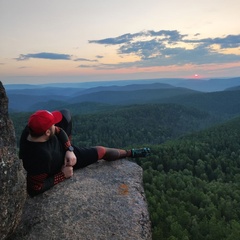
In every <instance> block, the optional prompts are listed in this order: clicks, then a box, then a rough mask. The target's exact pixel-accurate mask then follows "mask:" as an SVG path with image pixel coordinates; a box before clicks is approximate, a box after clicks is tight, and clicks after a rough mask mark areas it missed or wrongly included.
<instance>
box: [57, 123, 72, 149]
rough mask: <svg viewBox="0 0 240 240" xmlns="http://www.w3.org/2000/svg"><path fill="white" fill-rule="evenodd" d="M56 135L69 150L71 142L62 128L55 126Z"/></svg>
mask: <svg viewBox="0 0 240 240" xmlns="http://www.w3.org/2000/svg"><path fill="white" fill-rule="evenodd" d="M55 133H56V136H57V138H58V139H59V141H60V142H61V143H62V144H63V146H64V147H65V149H66V150H67V149H68V148H69V147H70V146H71V142H70V139H69V137H68V135H67V133H66V132H65V131H64V130H63V129H62V128H60V127H57V126H55Z"/></svg>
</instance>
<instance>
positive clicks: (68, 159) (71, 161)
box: [55, 126, 77, 166]
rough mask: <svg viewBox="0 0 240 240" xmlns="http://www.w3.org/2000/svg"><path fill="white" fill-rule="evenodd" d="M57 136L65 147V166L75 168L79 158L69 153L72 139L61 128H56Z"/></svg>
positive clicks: (71, 152)
mask: <svg viewBox="0 0 240 240" xmlns="http://www.w3.org/2000/svg"><path fill="white" fill-rule="evenodd" d="M55 131H56V136H57V137H58V139H59V141H60V142H61V143H62V144H63V145H64V147H65V150H66V154H65V157H64V164H65V165H66V166H74V165H75V164H76V162H77V158H76V156H75V154H74V152H73V151H68V149H69V147H70V146H71V142H70V139H69V137H68V135H67V133H66V132H65V131H64V130H63V129H62V128H60V127H57V126H55Z"/></svg>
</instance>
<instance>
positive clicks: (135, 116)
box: [11, 104, 217, 147]
mask: <svg viewBox="0 0 240 240" xmlns="http://www.w3.org/2000/svg"><path fill="white" fill-rule="evenodd" d="M29 115H30V113H12V114H11V118H12V120H13V122H14V126H15V130H16V136H17V139H19V136H20V133H21V131H22V129H23V127H24V126H25V124H26V123H27V120H28V117H29ZM216 121H217V119H216V118H215V117H213V116H212V115H210V114H208V113H206V112H203V111H199V110H197V109H193V108H189V107H184V106H181V105H177V104H144V105H131V106H125V107H121V108H115V109H112V108H111V111H104V112H101V113H92V114H74V115H73V141H74V144H76V145H79V146H94V145H107V146H111V147H126V146H129V145H131V146H133V145H135V146H136V145H141V144H148V145H149V144H160V143H163V142H165V141H166V140H168V139H173V138H176V137H179V136H182V135H184V134H186V133H190V132H193V131H197V130H200V129H204V128H206V127H209V126H211V125H213V124H215V123H216Z"/></svg>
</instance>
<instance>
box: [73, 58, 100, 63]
mask: <svg viewBox="0 0 240 240" xmlns="http://www.w3.org/2000/svg"><path fill="white" fill-rule="evenodd" d="M74 61H76V62H97V61H98V60H91V59H87V58H76V59H74Z"/></svg>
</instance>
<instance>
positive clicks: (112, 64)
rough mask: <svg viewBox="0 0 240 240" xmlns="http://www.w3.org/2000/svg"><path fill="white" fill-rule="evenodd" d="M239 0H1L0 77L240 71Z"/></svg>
mask: <svg viewBox="0 0 240 240" xmlns="http://www.w3.org/2000/svg"><path fill="white" fill-rule="evenodd" d="M239 9H240V1H239V0H228V1H225V0H201V1H200V0H198V1H196V0H184V1H179V0H168V1H159V0H148V1H146V0H121V1H117V0H102V1H99V0H87V1H84V0H81V1H80V0H41V1H39V0H38V1H36V0H21V1H20V0H18V1H17V0H0V81H2V82H3V84H8V83H32V84H37V83H46V82H76V81H79V82H86V81H103V80H104V81H108V80H131V79H151V78H196V79H199V78H213V77H235V76H240V24H239V23H240V14H239Z"/></svg>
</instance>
